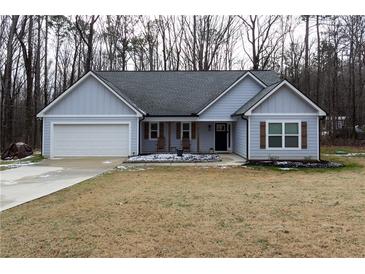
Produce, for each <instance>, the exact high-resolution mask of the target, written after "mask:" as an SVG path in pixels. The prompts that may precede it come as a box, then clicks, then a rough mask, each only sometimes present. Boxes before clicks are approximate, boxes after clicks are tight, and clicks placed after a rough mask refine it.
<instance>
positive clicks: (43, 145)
mask: <svg viewBox="0 0 365 274" xmlns="http://www.w3.org/2000/svg"><path fill="white" fill-rule="evenodd" d="M44 143H45V142H44V120H42V156H45V155H44Z"/></svg>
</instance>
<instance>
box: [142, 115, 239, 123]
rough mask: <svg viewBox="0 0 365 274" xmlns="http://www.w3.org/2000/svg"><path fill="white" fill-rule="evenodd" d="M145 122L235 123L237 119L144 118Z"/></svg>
mask: <svg viewBox="0 0 365 274" xmlns="http://www.w3.org/2000/svg"><path fill="white" fill-rule="evenodd" d="M143 121H146V122H235V121H237V119H234V118H226V119H224V118H223V119H214V118H213V119H200V118H199V117H173V116H171V117H146V118H145V119H144V120H143Z"/></svg>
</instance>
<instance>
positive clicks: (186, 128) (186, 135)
mask: <svg viewBox="0 0 365 274" xmlns="http://www.w3.org/2000/svg"><path fill="white" fill-rule="evenodd" d="M181 132H182V139H190V123H182V124H181Z"/></svg>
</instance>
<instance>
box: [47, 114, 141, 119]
mask: <svg viewBox="0 0 365 274" xmlns="http://www.w3.org/2000/svg"><path fill="white" fill-rule="evenodd" d="M42 117H47V118H72V117H75V118H120V117H124V118H134V117H139V116H138V115H135V114H120V115H118V114H117V115H113V114H85V115H83V114H64V115H62V114H54V115H53V114H52V115H44V116H42Z"/></svg>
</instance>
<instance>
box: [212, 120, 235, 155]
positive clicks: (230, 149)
mask: <svg viewBox="0 0 365 274" xmlns="http://www.w3.org/2000/svg"><path fill="white" fill-rule="evenodd" d="M216 123H217V124H226V129H228V126H227V125H228V124H229V123H230V122H227V121H217V122H214V130H213V136H214V138H213V142H214V152H217V153H230V152H232V123H230V124H231V147H230V148H228V140H227V150H216V149H215V124H216Z"/></svg>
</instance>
